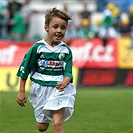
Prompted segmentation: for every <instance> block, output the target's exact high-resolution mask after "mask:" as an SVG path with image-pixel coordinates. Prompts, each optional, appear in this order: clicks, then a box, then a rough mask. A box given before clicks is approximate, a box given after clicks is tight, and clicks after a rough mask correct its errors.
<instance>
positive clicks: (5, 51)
mask: <svg viewBox="0 0 133 133" xmlns="http://www.w3.org/2000/svg"><path fill="white" fill-rule="evenodd" d="M32 45H33V42H12V41H4V40H0V91H16V90H18V89H19V77H17V76H16V73H17V71H18V67H19V66H20V64H21V62H22V59H23V57H24V55H25V53H26V52H27V51H28V49H29V48H30V47H31V46H32ZM77 75H78V68H77V67H73V76H74V84H75V85H76V81H77V78H78V77H77ZM30 86H31V81H30V79H29V77H28V79H27V82H26V90H27V91H29V90H30Z"/></svg>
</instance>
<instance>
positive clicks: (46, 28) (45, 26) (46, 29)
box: [44, 24, 48, 32]
mask: <svg viewBox="0 0 133 133" xmlns="http://www.w3.org/2000/svg"><path fill="white" fill-rule="evenodd" d="M44 29H45V31H46V32H48V26H47V25H46V24H45V25H44Z"/></svg>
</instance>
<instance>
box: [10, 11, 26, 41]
mask: <svg viewBox="0 0 133 133" xmlns="http://www.w3.org/2000/svg"><path fill="white" fill-rule="evenodd" d="M12 13H13V17H12V19H11V21H10V22H9V24H10V25H11V29H10V32H9V35H10V37H11V39H12V40H14V41H23V40H24V39H23V38H24V34H25V33H26V27H25V24H24V20H23V17H22V14H21V12H20V11H19V10H18V9H14V10H13V12H12Z"/></svg>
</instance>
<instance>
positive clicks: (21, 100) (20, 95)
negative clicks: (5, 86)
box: [16, 91, 27, 107]
mask: <svg viewBox="0 0 133 133" xmlns="http://www.w3.org/2000/svg"><path fill="white" fill-rule="evenodd" d="M16 101H17V103H18V104H19V105H20V106H22V107H24V106H25V104H26V102H27V100H26V93H25V92H20V91H19V93H18V96H17V99H16Z"/></svg>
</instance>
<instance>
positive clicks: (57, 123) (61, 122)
mask: <svg viewBox="0 0 133 133" xmlns="http://www.w3.org/2000/svg"><path fill="white" fill-rule="evenodd" d="M52 126H53V128H56V129H58V128H60V127H62V126H63V121H53V122H52Z"/></svg>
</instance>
